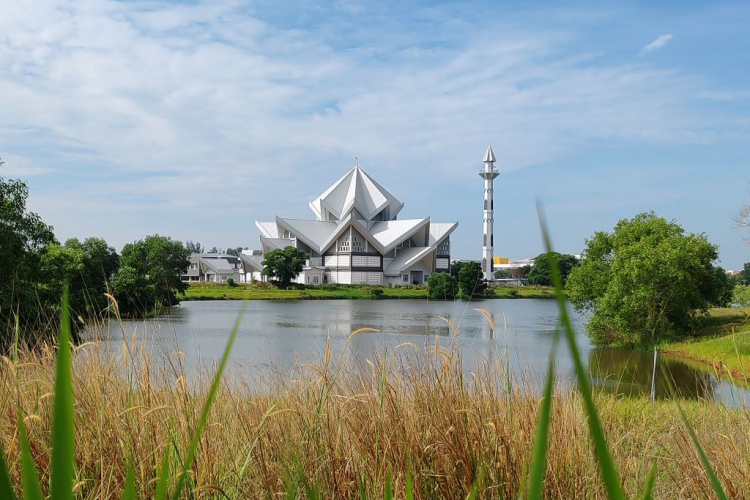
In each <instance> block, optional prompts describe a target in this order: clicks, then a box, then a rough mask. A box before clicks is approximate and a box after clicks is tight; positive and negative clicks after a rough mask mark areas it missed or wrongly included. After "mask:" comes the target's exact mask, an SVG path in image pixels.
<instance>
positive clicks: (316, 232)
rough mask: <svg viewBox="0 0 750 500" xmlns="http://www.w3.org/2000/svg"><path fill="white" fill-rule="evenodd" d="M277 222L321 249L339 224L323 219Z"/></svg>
mask: <svg viewBox="0 0 750 500" xmlns="http://www.w3.org/2000/svg"><path fill="white" fill-rule="evenodd" d="M276 223H277V224H278V225H279V226H281V227H284V228H286V229H287V230H288V231H289V232H291V233H292V234H294V235H295V236H297V237H298V238H299V239H301V240H302V241H304V242H305V243H306V244H307V245H308V246H310V247H311V248H314V249H316V250H318V251H320V247H322V246H323V244H324V243H326V241H328V240H329V239H330V237H331V235H332V234H333V233H335V232H336V229H337V228H338V226H339V224H337V223H336V222H328V221H322V220H303V219H282V218H281V217H277V218H276Z"/></svg>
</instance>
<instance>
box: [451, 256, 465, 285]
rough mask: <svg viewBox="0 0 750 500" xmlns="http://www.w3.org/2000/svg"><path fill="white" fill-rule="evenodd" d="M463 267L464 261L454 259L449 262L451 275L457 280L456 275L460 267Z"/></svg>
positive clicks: (459, 271) (457, 275)
mask: <svg viewBox="0 0 750 500" xmlns="http://www.w3.org/2000/svg"><path fill="white" fill-rule="evenodd" d="M462 267H464V262H461V261H460V260H454V261H453V262H451V276H453V279H455V280H456V282H458V277H459V275H460V274H461V268H462Z"/></svg>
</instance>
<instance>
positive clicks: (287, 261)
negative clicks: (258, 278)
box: [261, 246, 308, 288]
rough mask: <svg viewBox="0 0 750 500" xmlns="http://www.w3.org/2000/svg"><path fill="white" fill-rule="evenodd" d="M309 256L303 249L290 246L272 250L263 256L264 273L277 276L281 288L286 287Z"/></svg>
mask: <svg viewBox="0 0 750 500" xmlns="http://www.w3.org/2000/svg"><path fill="white" fill-rule="evenodd" d="M307 259H308V256H307V253H305V252H304V251H303V250H300V249H298V248H294V247H293V246H288V247H286V248H283V249H280V248H277V249H276V250H271V251H270V252H268V253H267V254H266V255H265V256H264V257H263V262H262V263H261V264H262V265H263V271H262V273H263V275H264V276H270V277H271V278H276V281H278V282H279V286H280V287H281V288H286V287H288V286H289V283H291V282H292V280H293V279H295V278H296V277H297V276H299V273H301V272H302V268H303V266H304V265H305V262H306V261H307Z"/></svg>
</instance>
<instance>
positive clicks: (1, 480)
mask: <svg viewBox="0 0 750 500" xmlns="http://www.w3.org/2000/svg"><path fill="white" fill-rule="evenodd" d="M0 498H9V499H10V500H16V494H15V493H13V485H12V484H11V482H10V473H9V472H8V463H7V462H6V461H5V453H3V449H2V447H0Z"/></svg>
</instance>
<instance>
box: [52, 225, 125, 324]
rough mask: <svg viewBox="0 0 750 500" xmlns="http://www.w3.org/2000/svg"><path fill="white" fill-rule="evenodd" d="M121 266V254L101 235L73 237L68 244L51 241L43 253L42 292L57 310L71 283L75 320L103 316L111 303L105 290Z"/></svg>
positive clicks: (71, 299) (107, 290) (71, 300)
mask: <svg viewBox="0 0 750 500" xmlns="http://www.w3.org/2000/svg"><path fill="white" fill-rule="evenodd" d="M119 267H120V257H119V255H117V252H116V251H115V249H114V248H112V247H110V246H109V245H107V242H106V241H104V240H103V239H101V238H86V239H85V240H84V241H83V243H81V242H80V241H79V240H78V239H76V238H71V239H69V240H67V241H66V242H65V244H64V245H58V244H50V245H47V247H46V249H45V251H44V253H43V254H42V275H43V276H44V280H43V281H42V282H41V283H40V284H39V295H40V297H41V300H42V302H43V303H45V304H54V307H55V310H56V309H57V306H58V300H59V297H60V296H61V295H62V291H63V288H64V287H65V286H66V285H67V287H68V289H69V291H70V308H71V311H72V313H73V316H74V318H73V319H74V320H75V319H77V318H79V317H80V318H96V317H100V316H101V315H102V314H103V312H105V311H106V310H107V309H108V307H109V300H108V299H107V297H106V296H105V293H108V292H109V291H110V290H109V283H110V281H111V280H112V278H113V277H114V275H115V273H116V272H117V270H118V269H119ZM74 324H75V322H74Z"/></svg>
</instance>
